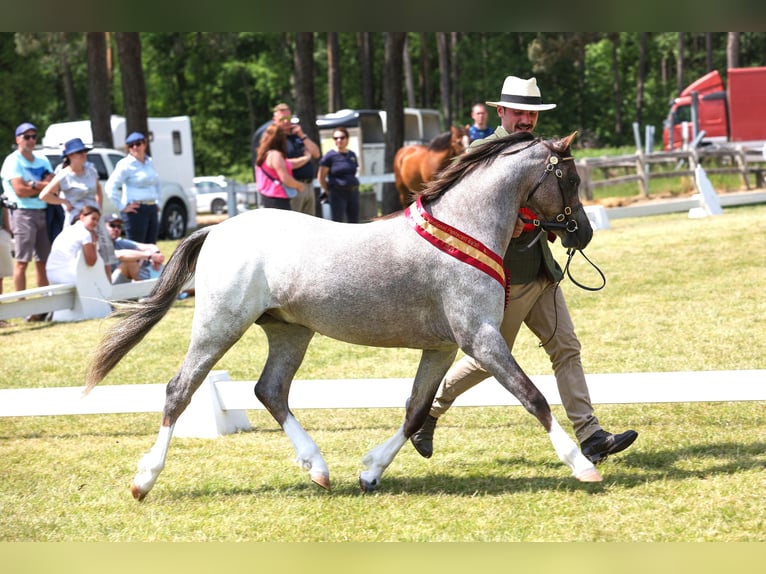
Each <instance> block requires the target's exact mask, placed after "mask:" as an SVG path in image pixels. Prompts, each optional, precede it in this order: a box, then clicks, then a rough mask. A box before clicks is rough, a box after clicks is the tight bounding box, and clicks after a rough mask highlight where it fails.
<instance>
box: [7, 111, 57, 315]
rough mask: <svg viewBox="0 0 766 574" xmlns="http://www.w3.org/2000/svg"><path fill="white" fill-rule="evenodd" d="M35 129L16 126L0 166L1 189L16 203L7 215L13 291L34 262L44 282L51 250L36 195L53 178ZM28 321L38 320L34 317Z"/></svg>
mask: <svg viewBox="0 0 766 574" xmlns="http://www.w3.org/2000/svg"><path fill="white" fill-rule="evenodd" d="M36 144H37V128H36V127H35V126H34V125H32V124H31V123H29V122H24V123H22V124H19V126H18V127H17V128H16V150H15V151H13V152H12V153H11V154H9V155H8V156H7V157H6V158H5V160H4V161H3V166H2V168H0V177H1V178H2V180H3V190H4V191H5V194H6V195H7V197H8V200H9V201H11V202H13V203H15V204H16V209H15V210H13V215H12V217H11V232H12V233H13V236H14V238H15V242H16V262H15V263H14V267H13V286H14V289H16V290H17V291H22V290H24V289H26V288H27V279H26V275H27V266H28V264H29V262H30V261H32V259H34V261H35V272H36V277H37V286H38V287H45V286H46V285H48V275H47V273H46V272H45V262H46V261H47V260H48V256H49V255H50V252H51V240H50V237H49V235H48V228H47V221H46V212H47V205H48V204H47V203H45V202H44V201H43V200H42V199H40V198H39V194H40V192H41V191H42V190H43V187H45V184H46V183H47V182H48V181H49V180H50V179H51V177H53V168H52V167H51V162H50V161H48V158H47V157H45V156H44V155H43V154H41V153H36V152H35V151H34V150H35V145H36ZM29 319H30V320H42V319H40V318H39V317H38V316H34V315H33V316H32V317H29Z"/></svg>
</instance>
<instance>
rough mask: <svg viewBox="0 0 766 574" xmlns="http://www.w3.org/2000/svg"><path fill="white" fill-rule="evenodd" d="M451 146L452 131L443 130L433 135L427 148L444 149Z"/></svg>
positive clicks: (432, 149) (433, 149)
mask: <svg viewBox="0 0 766 574" xmlns="http://www.w3.org/2000/svg"><path fill="white" fill-rule="evenodd" d="M451 147H452V131H448V132H444V133H443V134H439V135H438V136H436V137H434V139H432V140H431V141H430V142H429V144H428V149H430V150H431V151H444V150H446V149H450V148H451Z"/></svg>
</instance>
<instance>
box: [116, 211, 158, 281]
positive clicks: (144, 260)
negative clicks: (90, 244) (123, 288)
mask: <svg viewBox="0 0 766 574" xmlns="http://www.w3.org/2000/svg"><path fill="white" fill-rule="evenodd" d="M104 219H105V227H106V230H107V233H108V234H109V239H110V241H111V242H112V246H113V247H114V250H115V254H116V256H117V263H116V264H115V265H112V269H111V271H112V273H111V282H112V283H113V284H118V283H127V282H129V281H143V280H145V279H150V278H152V277H156V276H157V275H158V274H159V272H160V270H161V269H162V267H163V264H164V263H165V256H164V255H163V254H162V252H161V251H160V248H159V247H158V246H157V245H155V244H153V243H141V242H138V241H131V240H130V239H125V238H124V237H122V225H123V221H122V218H121V217H120V215H119V214H117V213H112V214H110V215H107V216H106V217H105V218H104Z"/></svg>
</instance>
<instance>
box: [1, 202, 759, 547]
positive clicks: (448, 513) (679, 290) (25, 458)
mask: <svg viewBox="0 0 766 574" xmlns="http://www.w3.org/2000/svg"><path fill="white" fill-rule="evenodd" d="M611 226H612V228H611V229H610V230H603V231H597V232H596V234H595V236H594V240H593V242H592V244H591V245H590V246H589V247H588V250H587V253H588V256H589V257H590V258H591V259H592V260H593V261H594V262H595V263H597V264H598V265H599V266H600V267H601V269H602V270H603V271H604V272H605V274H606V277H607V286H606V288H605V289H604V290H603V291H600V292H596V293H592V292H586V291H582V290H579V289H577V288H576V287H575V286H574V285H572V284H571V283H570V282H568V281H565V282H563V283H562V289H563V290H564V292H565V295H566V297H567V299H568V302H569V306H570V310H571V312H572V315H573V319H574V322H575V325H576V328H577V331H578V335H579V336H580V339H581V341H582V344H583V362H584V365H585V369H586V372H590V373H610V372H652V371H680V370H729V369H732V370H736V369H762V368H764V365H766V319H765V318H766V300H765V299H764V297H763V293H764V291H765V290H766V273H764V264H763V256H762V255H761V254H762V253H763V252H764V250H765V249H766V206H763V205H760V206H752V207H741V208H727V209H725V213H724V215H721V216H718V217H714V218H707V219H688V218H687V217H686V214H671V215H664V216H656V217H647V218H636V219H620V220H614V221H612V222H611ZM164 248H165V249H171V248H172V245H170V244H168V245H167V246H166V247H164ZM554 249H555V250H556V251H555V253H556V255H557V256H558V259H559V261H563V252H562V251H561V249H560V246H559V245H558V242H557V243H556V244H555V245H554ZM572 273H573V274H574V276H575V278H576V279H578V281H581V282H584V283H586V284H596V283H597V280H598V278H597V277H596V275H595V274H594V273H593V272H592V271H591V270H589V269H588V267H587V264H586V263H585V262H584V260H582V259H580V258H578V259H576V260H575V263H574V264H573V268H572ZM6 286H7V284H6ZM193 309H194V300H193V299H187V300H185V301H179V302H178V303H176V305H175V306H174V308H173V309H172V310H171V312H170V313H169V314H168V316H167V317H166V318H165V319H164V320H163V321H162V322H161V323H160V324H159V325H158V326H157V327H156V328H155V329H154V330H153V331H152V332H151V333H150V334H149V336H148V337H147V338H146V340H145V341H143V342H142V343H141V344H140V345H139V346H138V347H137V348H136V349H134V351H133V352H132V353H131V354H129V355H128V356H127V358H126V359H125V360H124V361H123V362H122V363H121V364H120V365H118V367H117V368H116V369H115V371H114V372H113V373H112V374H111V375H110V376H109V377H108V378H107V379H106V381H105V382H104V384H138V383H150V382H151V383H156V382H164V381H167V380H168V379H169V378H170V377H171V376H172V375H173V374H174V373H175V371H176V369H177V368H178V365H179V364H180V362H181V360H182V359H183V356H184V354H185V351H186V344H187V341H188V333H189V329H190V323H191V317H192V314H193ZM111 321H112V319H106V320H103V321H88V322H83V323H77V324H50V323H46V324H40V323H36V324H30V323H24V322H23V321H17V320H14V321H12V322H11V323H12V325H11V326H10V327H8V328H4V329H2V330H0V345H2V356H3V358H4V360H3V376H2V379H1V381H0V387H2V388H11V387H53V386H63V385H75V386H79V385H81V384H82V380H83V372H84V368H85V364H86V362H87V360H88V357H89V355H90V353H91V351H92V349H93V346H94V345H95V343H96V341H97V340H98V337H99V336H100V334H101V333H102V332H103V331H104V330H105V328H106V327H107V326H108V325H109V324H110V323H111ZM265 352H266V349H265V341H264V337H263V335H262V334H261V332H260V331H259V330H258V329H252V330H251V331H250V332H248V333H247V334H246V336H245V337H244V338H243V339H242V340H241V341H240V342H239V343H238V344H237V345H236V346H235V347H234V348H233V349H232V350H231V351H230V352H229V353H228V354H227V355H226V356H225V357H224V358H223V359H222V360H221V361H220V363H219V364H218V365H217V367H216V368H219V369H227V370H228V371H229V372H230V374H231V377H232V379H234V380H254V379H255V378H257V376H258V372H259V370H260V368H261V366H262V364H263V361H264V358H265ZM514 354H515V356H516V357H517V359H518V361H519V362H520V364H521V365H522V367H524V368H525V369H526V370H527V372H529V373H530V374H546V373H549V372H550V364H549V363H548V360H547V357H546V356H545V353H544V352H543V351H542V350H541V349H539V348H538V347H537V342H536V341H535V340H534V338H533V337H532V336H531V335H530V334H529V333H528V332H527V331H526V330H522V334H521V336H520V337H519V340H518V341H517V344H516V348H515V349H514ZM418 357H419V353H418V352H417V351H413V350H398V349H373V348H364V347H354V346H350V345H345V344H342V343H338V342H336V341H332V340H330V339H328V338H326V337H323V336H317V337H316V338H315V340H314V342H313V344H312V346H311V347H310V349H309V354H308V356H307V358H306V361H305V363H304V365H303V366H302V368H301V370H300V371H299V373H298V375H297V376H298V378H304V379H311V378H355V377H406V376H412V375H413V374H414V372H415V368H416V365H417V361H418ZM764 382H765V383H766V381H764ZM721 384H726V381H721ZM403 399H404V397H403ZM596 412H597V415H598V416H599V419H600V420H601V422H602V424H603V425H604V426H605V427H606V428H607V429H609V430H614V431H619V430H623V429H624V428H629V427H630V428H635V429H636V430H638V431H639V433H640V436H639V439H638V441H637V442H636V444H635V445H634V446H633V447H632V448H631V449H630V450H628V451H626V452H625V453H624V454H623V455H622V456H617V457H614V458H613V459H610V460H608V461H607V462H606V463H604V464H603V465H602V466H601V467H600V471H601V473H602V474H603V475H604V479H605V480H604V482H603V483H601V484H597V485H593V484H580V483H577V482H576V481H575V480H574V479H573V478H572V477H571V476H569V472H568V470H567V469H566V468H565V467H564V466H563V465H562V464H561V463H559V461H558V460H557V459H556V458H555V455H554V453H553V451H552V449H551V447H550V443H549V441H548V439H547V437H546V435H545V434H544V432H542V429H541V428H540V427H539V426H538V424H537V423H536V421H534V419H533V418H532V417H530V416H529V415H528V414H527V413H525V412H524V411H522V410H521V409H520V408H514V407H511V408H502V407H492V408H473V407H471V408H467V407H465V408H456V409H453V410H452V411H450V412H449V414H448V415H447V416H445V417H443V419H442V420H441V421H440V423H439V427H438V430H437V433H436V453H435V455H434V457H433V458H432V459H430V460H425V459H422V458H420V457H419V456H418V455H417V454H416V453H415V451H414V450H413V449H412V448H411V447H410V445H405V447H404V448H403V449H402V451H401V453H400V454H399V456H398V457H397V458H396V460H395V461H394V463H393V464H392V465H391V467H390V468H389V469H388V470H387V472H386V473H385V475H384V477H383V483H382V485H381V490H380V491H379V492H377V493H375V494H372V495H363V494H361V493H360V491H359V489H358V486H357V475H358V473H359V471H360V470H361V464H360V461H361V458H362V456H363V455H364V453H365V452H366V451H367V450H369V449H370V448H372V447H373V446H375V445H377V444H379V443H380V442H382V441H383V440H385V439H386V438H388V437H389V436H391V434H393V432H394V431H395V430H396V428H397V427H398V425H399V424H400V423H401V418H402V414H403V409H369V410H364V409H362V410H326V411H325V410H305V411H301V412H299V413H298V416H299V418H300V420H301V422H302V423H303V424H304V426H305V428H306V429H307V430H308V431H309V433H311V435H312V436H313V437H314V439H315V440H316V441H317V443H318V444H319V445H320V447H321V448H322V451H323V453H324V455H325V458H326V460H327V462H328V464H329V465H330V472H331V478H332V481H333V492H332V493H329V494H328V493H325V492H323V491H321V490H319V489H318V488H317V487H315V486H313V485H311V484H310V483H309V481H308V479H307V477H306V474H305V472H304V471H302V470H300V469H298V468H296V467H295V466H294V464H293V462H292V458H293V452H292V448H291V446H290V444H289V441H288V440H287V438H286V437H285V436H284V434H283V433H282V432H281V430H280V429H279V428H278V427H277V425H276V423H275V422H274V421H273V419H271V418H270V417H269V416H268V415H267V414H266V413H264V412H262V411H251V412H249V415H250V419H251V422H252V425H253V430H252V431H249V432H246V433H239V434H236V435H230V436H227V437H223V438H220V439H217V440H203V439H175V440H174V441H173V443H172V446H171V450H170V455H169V457H168V464H167V466H166V468H165V470H164V472H163V474H162V475H161V477H160V479H159V481H158V483H157V485H156V486H155V488H154V489H153V490H152V492H151V493H150V494H149V496H148V497H147V499H146V501H144V502H143V503H140V504H139V503H136V502H135V501H133V499H132V498H131V497H130V494H129V492H128V489H127V487H128V484H129V482H130V480H131V478H132V476H133V473H134V470H135V465H136V463H137V461H138V458H139V457H140V456H141V455H142V454H143V453H144V452H145V451H146V450H148V448H149V447H150V446H151V444H152V443H153V441H154V437H155V435H156V431H157V427H158V425H159V416H158V415H156V414H137V415H93V416H87V417H86V416H83V417H67V416H61V417H29V418H5V419H0V459H1V460H2V461H3V480H2V481H0V540H4V541H251V542H262V541H272V542H276V541H315V542H319V541H335V542H343V541H360V542H378V541H413V542H417V541H450V542H458V541H466V542H468V541H486V542H490V541H492V542H497V541H503V542H515V541H611V542H633V541H668V542H670V541H722V542H730V541H764V540H766V535H765V534H764V532H766V490H764V479H765V478H766V431H765V430H764V429H766V411H765V410H764V404H763V403H698V404H692V403H689V404H660V405H654V404H646V405H597V407H596ZM554 413H555V415H556V416H557V417H558V418H559V420H560V421H562V422H565V418H566V417H565V415H564V413H563V410H562V409H561V408H560V407H554ZM564 426H565V428H567V429H568V430H569V426H568V425H567V424H565V425H564Z"/></svg>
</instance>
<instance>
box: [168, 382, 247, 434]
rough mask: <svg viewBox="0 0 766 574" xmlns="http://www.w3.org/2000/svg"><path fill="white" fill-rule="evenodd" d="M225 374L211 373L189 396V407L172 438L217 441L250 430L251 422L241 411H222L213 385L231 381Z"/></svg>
mask: <svg viewBox="0 0 766 574" xmlns="http://www.w3.org/2000/svg"><path fill="white" fill-rule="evenodd" d="M230 380H231V379H230V378H229V373H228V371H210V374H208V376H207V377H206V378H205V380H204V381H203V382H202V384H201V385H200V387H199V388H198V389H197V391H196V392H195V393H194V395H193V396H192V400H191V403H190V404H189V406H188V407H186V410H185V411H184V412H183V413H182V414H181V416H180V417H178V420H177V421H176V425H175V428H174V429H173V436H176V437H189V438H216V437H219V436H222V435H226V434H233V433H235V432H238V431H244V430H250V428H251V427H250V419H248V418H247V412H246V411H244V410H226V411H225V410H223V407H222V406H221V400H220V398H219V396H218V391H216V388H215V383H216V382H218V381H230Z"/></svg>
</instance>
